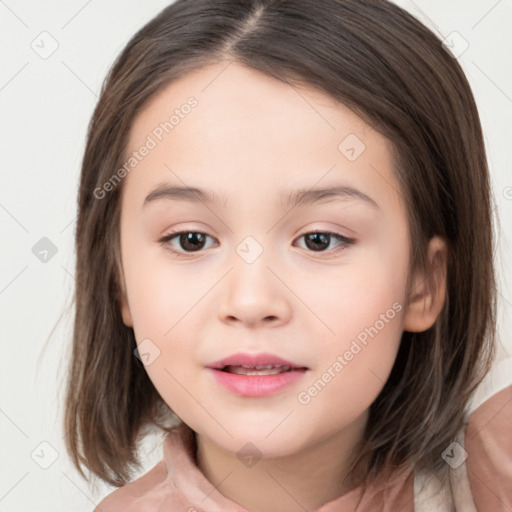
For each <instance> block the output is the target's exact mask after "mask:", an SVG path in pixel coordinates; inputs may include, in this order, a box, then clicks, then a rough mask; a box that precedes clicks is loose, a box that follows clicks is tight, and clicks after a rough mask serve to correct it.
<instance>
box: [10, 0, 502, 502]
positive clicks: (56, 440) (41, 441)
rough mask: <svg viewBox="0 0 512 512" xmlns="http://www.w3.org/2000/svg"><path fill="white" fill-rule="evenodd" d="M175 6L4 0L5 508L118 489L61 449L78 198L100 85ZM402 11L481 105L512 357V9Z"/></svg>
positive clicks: (95, 496) (457, 5) (419, 4)
mask: <svg viewBox="0 0 512 512" xmlns="http://www.w3.org/2000/svg"><path fill="white" fill-rule="evenodd" d="M168 3H169V2H168V1H164V0H147V1H144V2H135V1H133V0H132V1H121V0H115V1H114V0H109V1H103V2H100V1H98V0H89V1H86V0H73V1H70V0H67V1H64V0H53V1H48V2H35V1H28V2H27V1H18V2H16V1H14V0H5V1H3V0H0V16H1V18H0V23H1V32H0V47H1V49H2V58H1V63H2V65H1V68H0V107H1V118H0V127H1V134H0V150H1V170H2V186H1V189H0V222H1V224H0V226H1V230H2V231H1V233H2V234H1V236H2V238H1V240H2V244H1V256H2V260H1V274H0V314H1V323H0V325H1V326H2V339H1V341H2V355H1V358H0V386H1V387H0V389H1V396H0V432H1V436H0V511H2V512H18V511H28V510H37V511H50V510H51V511H52V512H60V511H66V512H67V511H69V510H74V511H77V512H80V511H83V512H86V511H91V512H92V510H93V509H94V507H95V504H97V503H98V502H99V501H100V500H101V499H102V498H103V497H104V496H105V495H106V494H108V493H110V492H111V491H112V490H113V489H110V488H108V487H107V486H104V485H103V486H99V487H98V488H97V489H95V488H93V486H91V485H89V484H88V483H87V482H86V481H85V480H83V479H82V478H81V477H80V475H79V474H78V473H77V471H76V470H75V469H73V468H72V466H71V464H70V460H69V458H68V456H67V454H66V452H65V449H64V443H63V435H64V432H63V428H62V425H61V422H62V410H63V407H62V397H63V394H64V390H63V389H62V383H63V382H64V380H63V378H64V375H65V371H66V367H65V364H66V362H67V348H68V347H69V344H70V335H71V327H72V312H71V311H66V310H65V308H66V306H67V305H68V304H69V303H70V300H71V297H72V294H73V290H74V286H75V281H74V277H73V274H74V258H75V252H74V247H73V239H74V233H75V227H76V223H75V217H76V194H77V188H78V179H79V170H80V163H81V158H82V156H83V149H84V146H85V137H86V130H87V125H88V122H89V119H90V117H91V115H92V111H93V108H94V106H95V105H96V102H97V99H98V96H99V91H100V87H101V84H102V81H103V79H104V77H105V75H106V73H107V71H108V69H109V67H110V65H111V64H112V63H113V61H114V59H115V57H116V56H117V55H118V54H119V52H120V51H121V50H122V48H123V47H124V45H125V44H126V43H127V42H128V40H129V39H130V37H131V36H132V35H133V34H134V33H135V32H136V31H137V30H138V29H139V28H140V27H142V26H143V25H144V24H145V23H146V22H147V21H149V20H150V19H151V18H153V17H154V16H155V15H156V14H157V13H158V12H160V10H161V9H163V8H164V7H165V6H166V5H168ZM397 3H398V4H399V5H401V6H402V7H404V8H406V9H407V10H408V11H410V12H411V13H412V14H413V15H414V16H416V17H417V18H419V19H420V20H421V21H423V22H424V23H425V24H426V25H427V26H429V27H430V28H432V29H434V31H435V32H436V33H437V34H441V35H442V37H443V38H444V37H448V41H450V43H449V44H450V45H452V46H453V47H454V51H456V52H457V53H460V55H459V56H458V59H459V61H460V62H461V64H462V66H463V68H464V70H465V72H466V75H467V77H468V79H469V82H470V84H471V86H472V89H473V93H474V95H475V98H476V101H477V104H478V107H479V111H480V115H481V121H482V125H483V129H484V133H485V140H486V146H487V151H488V158H489V164H490V169H491V178H492V182H493V188H494V196H495V208H496V210H497V212H498V214H499V216H500V219H501V228H502V229H501V232H500V234H499V236H500V240H499V243H500V245H499V248H498V253H497V255H496V258H497V261H496V263H497V271H498V277H499V279H500V289H499V297H500V310H499V330H500V335H501V339H502V342H503V346H502V349H501V353H502V355H504V354H506V353H507V352H508V353H512V336H511V334H512V329H511V327H512V286H511V271H512V264H511V263H512V262H511V258H510V255H511V251H510V243H511V240H512V172H511V164H510V161H511V157H512V148H511V142H512V141H511V140H510V135H511V129H510V126H511V123H512V69H511V62H510V55H511V53H512V33H511V32H510V26H512V3H511V2H510V1H509V0H500V1H496V0H478V1H472V2H467V1H464V0H456V1H455V0H452V1H451V2H446V1H444V0H415V1H414V2H413V1H411V0H403V1H398V2H397ZM454 32H455V34H454ZM452 43H453V44H452ZM466 46H467V48H466ZM52 50H54V51H53V53H52V54H51V55H46V54H45V53H44V52H48V53H49V52H50V51H52ZM463 50H464V51H463ZM461 52H462V53H461ZM44 237H46V238H48V239H49V240H50V241H51V244H53V246H54V249H53V251H54V252H55V251H56V253H55V254H52V252H51V250H50V252H49V254H48V256H47V261H46V262H43V261H41V260H40V259H39V258H38V257H37V252H38V251H37V248H38V247H39V246H38V245H36V244H38V243H39V244H44V243H46V244H48V241H45V242H41V239H42V238H44ZM34 246H35V247H36V249H33V248H34ZM61 314H62V315H63V317H62V321H61V322H60V323H59V324H58V326H57V328H56V330H55V331H54V333H53V335H52V337H51V338H50V341H49V343H48V344H47V346H46V348H45V350H44V352H43V348H44V346H45V342H46V340H47V338H48V336H49V335H50V332H51V330H52V328H53V326H54V325H55V324H56V322H57V320H58V319H59V316H60V315H61ZM160 443H161V437H159V436H156V437H152V438H151V437H150V438H149V439H148V441H147V443H146V444H145V447H146V448H145V451H144V452H143V454H144V455H143V459H144V460H145V461H146V465H145V466H146V467H145V469H144V471H142V472H141V473H145V472H146V471H147V470H149V469H150V468H151V467H153V465H154V464H155V463H156V462H158V461H159V460H160V459H161V446H160ZM45 466H47V467H46V468H45Z"/></svg>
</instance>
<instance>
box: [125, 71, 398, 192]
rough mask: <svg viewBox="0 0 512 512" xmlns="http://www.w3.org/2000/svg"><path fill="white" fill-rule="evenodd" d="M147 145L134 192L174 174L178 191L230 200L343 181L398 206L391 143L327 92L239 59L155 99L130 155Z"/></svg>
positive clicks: (132, 139) (139, 123)
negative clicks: (197, 190) (199, 189)
mask: <svg viewBox="0 0 512 512" xmlns="http://www.w3.org/2000/svg"><path fill="white" fill-rule="evenodd" d="M191 98H193V102H192V103H191ZM191 104H194V106H193V107H192V108H191V107H189V106H188V105H191ZM185 107H186V108H185ZM148 138H150V139H151V140H152V141H153V143H154V147H153V148H152V149H151V151H149V153H148V154H147V155H146V156H145V157H144V158H143V159H142V160H141V161H140V163H138V164H137V167H136V169H135V172H131V173H130V174H129V176H128V177H127V181H128V183H125V184H124V186H127V187H128V188H129V189H130V190H131V191H132V192H133V191H135V192H137V191H138V192H141V191H142V190H143V189H144V190H146V191H147V190H148V188H149V187H151V186H153V187H154V186H155V185H157V184H159V183H161V182H162V180H165V179H168V180H170V181H173V182H176V176H178V177H180V178H181V179H182V181H183V183H178V184H180V185H183V184H185V182H186V184H187V185H190V186H194V185H199V184H200V185H201V186H204V187H205V188H211V189H214V188H220V189H223V191H224V192H226V194H229V191H230V190H231V191H232V192H235V191H242V190H243V189H244V188H245V189H246V190H249V191H250V189H251V187H253V189H254V186H255V185H258V186H259V187H263V188H265V187H267V189H270V188H281V189H285V188H286V189H290V188H293V187H294V186H295V187H296V188H304V187H307V186H311V187H313V186H314V185H328V184H332V183H333V181H335V180H337V179H338V178H339V179H338V182H339V180H343V181H344V184H347V185H349V186H356V185H357V186H358V188H364V189H365V190H366V191H367V192H368V195H371V194H373V195H374V196H375V195H376V196H381V198H382V196H383V195H384V196H386V197H387V198H388V200H391V201H393V200H394V199H395V200H396V199H397V198H393V196H396V195H397V194H398V185H397V183H396V181H395V178H394V175H393V162H392V153H391V146H390V144H389V141H388V140H387V139H386V138H385V137H383V136H382V135H381V134H379V133H378V132H377V131H375V130H373V129H372V128H371V127H370V126H368V125H367V124H366V123H365V122H364V121H363V120H362V119H361V118H360V117H358V116H357V115H356V114H355V113H354V112H353V111H351V110H350V109H349V108H348V107H346V106H345V105H342V104H340V103H339V102H335V101H334V100H333V99H332V98H330V97H329V96H328V95H327V94H324V93H322V92H320V91H318V90H314V89H311V88H306V87H300V88H299V87H298V86H295V85H290V84H288V83H285V82H283V81H281V80H278V79H276V78H274V77H273V76H269V75H266V74H263V73H260V72H258V71H256V70H254V69H251V68H247V67H245V66H243V65H241V64H238V63H235V62H221V63H216V64H212V65H210V66H207V67H204V68H201V69H199V70H196V71H193V72H192V73H189V74H187V75H185V76H184V77H182V78H180V79H179V80H176V81H174V82H172V83H170V84H168V85H167V86H166V87H164V88H163V89H162V90H160V91H159V92H158V93H157V94H155V95H154V96H153V97H152V98H151V99H150V100H149V101H148V102H147V103H146V105H145V106H144V108H143V109H142V110H141V111H140V112H139V114H138V115H137V116H136V118H135V119H134V122H133V124H132V129H131V132H130V136H129V142H128V146H127V151H126V155H125V158H128V157H129V156H130V155H131V154H132V153H133V152H134V151H137V150H138V149H139V148H141V147H142V146H143V145H144V144H146V143H147V141H148V140H149V139H148ZM170 170H172V171H173V174H171V172H170ZM178 181H179V180H178ZM129 193H130V194H131V192H129ZM141 200H143V199H141V198H139V200H138V202H141Z"/></svg>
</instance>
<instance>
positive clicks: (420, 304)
mask: <svg viewBox="0 0 512 512" xmlns="http://www.w3.org/2000/svg"><path fill="white" fill-rule="evenodd" d="M447 253H448V249H447V246H446V242H445V241H444V240H443V239H442V238H440V237H438V236H436V237H433V238H432V239H431V240H430V242H429V246H428V259H429V261H430V264H431V267H432V268H431V271H430V273H429V274H418V275H416V276H414V280H413V284H412V287H411V294H410V296H409V299H408V304H407V308H406V312H405V315H404V325H403V329H404V331H409V332H423V331H426V330H427V329H429V328H430V327H432V325H434V323H435V321H436V319H437V317H438V316H439V314H440V313H441V310H442V309H443V305H444V301H445V297H446V274H447Z"/></svg>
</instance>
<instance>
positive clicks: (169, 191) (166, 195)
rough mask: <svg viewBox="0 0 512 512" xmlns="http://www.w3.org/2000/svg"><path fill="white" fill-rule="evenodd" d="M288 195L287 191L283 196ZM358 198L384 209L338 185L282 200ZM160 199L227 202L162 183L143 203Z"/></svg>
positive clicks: (301, 202) (289, 204) (301, 191)
mask: <svg viewBox="0 0 512 512" xmlns="http://www.w3.org/2000/svg"><path fill="white" fill-rule="evenodd" d="M285 197H286V193H285V194H284V195H283V198H285ZM347 198H352V199H357V200H359V201H361V202H363V203H365V204H367V205H368V206H371V207H372V208H373V209H375V210H379V211H382V210H381V208H380V206H379V205H378V204H377V202H376V201H375V200H374V199H372V198H371V197H370V196H368V195H366V194H365V193H364V192H362V191H360V190H358V189H357V188H354V187H350V186H344V185H336V186H332V187H324V188H310V189H298V190H295V191H291V192H288V197H287V199H286V200H285V201H284V202H283V201H282V202H281V205H282V206H283V207H287V208H288V207H291V208H294V207H296V206H305V205H311V204H314V203H318V202H320V201H324V200H335V199H347ZM160 199H168V200H175V201H176V200H177V201H188V202H192V203H204V204H207V205H215V204H217V205H218V204H220V203H221V202H222V201H224V204H226V202H227V198H226V197H224V196H223V197H217V196H216V195H215V194H214V193H213V191H212V190H209V189H200V188H197V187H183V186H175V185H168V184H162V185H159V186H157V187H156V188H155V189H154V190H152V191H151V192H150V193H149V194H148V195H147V197H146V199H144V203H143V205H142V207H143V208H145V207H146V206H148V205H149V204H151V203H153V202H154V201H157V200H160Z"/></svg>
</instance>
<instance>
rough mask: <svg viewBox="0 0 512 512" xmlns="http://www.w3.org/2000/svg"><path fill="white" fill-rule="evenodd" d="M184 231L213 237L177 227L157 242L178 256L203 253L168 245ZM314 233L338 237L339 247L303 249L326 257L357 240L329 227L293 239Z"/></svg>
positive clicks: (200, 250) (335, 253)
mask: <svg viewBox="0 0 512 512" xmlns="http://www.w3.org/2000/svg"><path fill="white" fill-rule="evenodd" d="M186 233H198V234H201V235H205V236H206V237H210V238H212V239H215V237H213V236H212V235H210V234H208V233H206V232H205V231H200V230H197V229H178V230H175V231H171V232H169V233H167V234H165V235H164V236H163V237H161V238H160V239H159V240H158V242H159V243H160V244H161V245H163V246H164V248H165V249H166V250H168V251H170V252H171V253H173V254H175V255H177V256H178V257H191V256H193V255H194V254H196V253H197V254H202V253H204V251H205V250H206V249H199V250H198V251H195V252H194V251H192V252H182V251H177V250H175V249H172V248H170V247H169V242H170V241H171V240H173V239H174V238H176V237H177V236H179V235H181V234H186ZM314 233H321V234H325V235H328V236H330V237H334V238H336V239H338V240H339V241H340V242H341V248H336V249H331V250H329V251H311V250H309V251H308V250H307V249H304V250H305V251H306V252H310V253H313V254H314V253H318V254H320V255H324V254H325V255H326V257H329V256H335V255H337V254H339V253H340V252H343V251H344V250H346V249H347V248H348V247H349V246H350V245H353V244H354V243H356V241H357V240H356V239H354V238H351V237H348V236H345V235H342V234H341V233H338V232H336V231H331V230H329V229H323V228H312V229H306V230H304V231H302V232H300V234H298V235H297V236H296V237H295V238H294V240H298V239H300V238H302V237H303V236H305V235H310V234H314Z"/></svg>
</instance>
